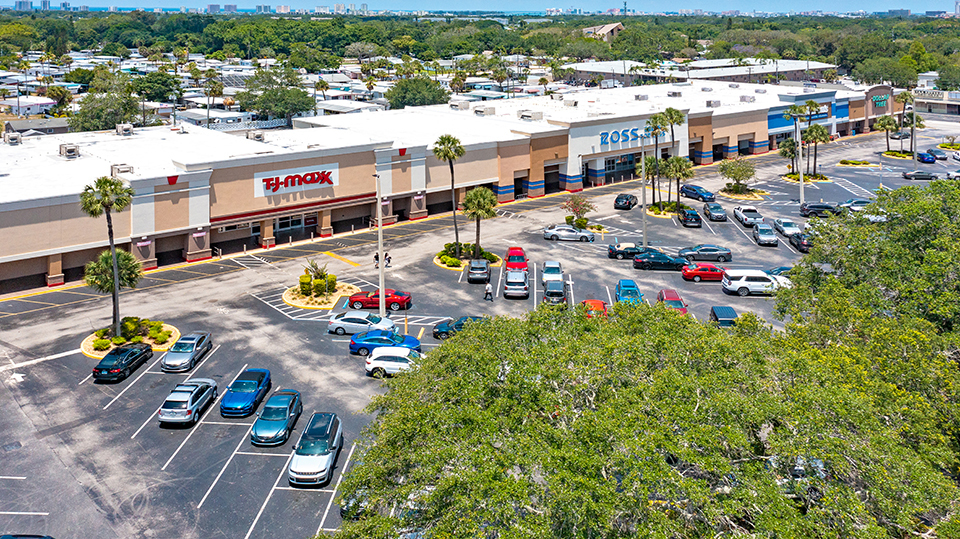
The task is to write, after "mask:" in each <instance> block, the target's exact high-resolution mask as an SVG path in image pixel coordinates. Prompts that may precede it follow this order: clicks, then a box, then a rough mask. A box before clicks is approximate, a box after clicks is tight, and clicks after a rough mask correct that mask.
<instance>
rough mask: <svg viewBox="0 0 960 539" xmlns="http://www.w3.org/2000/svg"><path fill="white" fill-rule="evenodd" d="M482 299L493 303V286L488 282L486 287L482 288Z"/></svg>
mask: <svg viewBox="0 0 960 539" xmlns="http://www.w3.org/2000/svg"><path fill="white" fill-rule="evenodd" d="M483 299H484V300H488V299H489V300H490V301H493V285H492V284H490V283H489V282H487V286H486V287H485V288H484V293H483Z"/></svg>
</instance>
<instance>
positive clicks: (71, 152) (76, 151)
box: [60, 144, 80, 159]
mask: <svg viewBox="0 0 960 539" xmlns="http://www.w3.org/2000/svg"><path fill="white" fill-rule="evenodd" d="M60 155H62V156H64V157H66V158H67V159H75V158H77V157H80V147H79V146H77V145H76V144H61V145H60Z"/></svg>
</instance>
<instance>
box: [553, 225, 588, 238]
mask: <svg viewBox="0 0 960 539" xmlns="http://www.w3.org/2000/svg"><path fill="white" fill-rule="evenodd" d="M594 237H595V236H594V234H593V232H590V231H589V230H584V229H582V228H577V227H575V226H570V225H550V226H548V227H546V228H544V229H543V239H545V240H551V241H559V240H566V241H593V240H594Z"/></svg>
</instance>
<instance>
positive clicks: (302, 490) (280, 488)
mask: <svg viewBox="0 0 960 539" xmlns="http://www.w3.org/2000/svg"><path fill="white" fill-rule="evenodd" d="M280 456H282V457H285V456H286V455H280ZM273 490H295V491H297V492H323V493H328V494H329V493H331V492H336V491H334V490H330V489H328V488H312V489H309V490H307V489H303V488H297V487H273Z"/></svg>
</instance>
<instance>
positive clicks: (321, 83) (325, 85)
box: [313, 77, 369, 116]
mask: <svg viewBox="0 0 960 539" xmlns="http://www.w3.org/2000/svg"><path fill="white" fill-rule="evenodd" d="M368 78H369V77H368ZM329 89H330V83H329V82H327V81H326V79H323V78H321V79H319V80H318V81H317V82H315V83H313V115H314V116H316V115H317V90H319V91H320V93H321V94H322V95H323V100H324V101H326V100H327V90H329Z"/></svg>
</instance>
